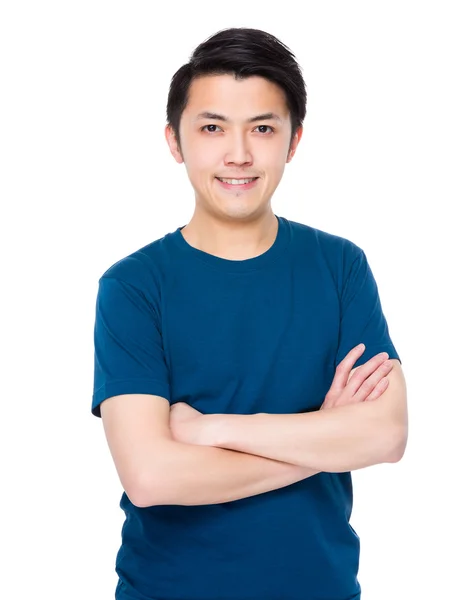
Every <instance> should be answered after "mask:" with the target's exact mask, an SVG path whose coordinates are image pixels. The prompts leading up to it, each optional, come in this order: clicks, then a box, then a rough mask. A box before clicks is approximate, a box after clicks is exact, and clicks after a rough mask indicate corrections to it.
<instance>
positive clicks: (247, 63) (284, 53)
mask: <svg viewBox="0 0 458 600" xmlns="http://www.w3.org/2000/svg"><path fill="white" fill-rule="evenodd" d="M226 74H233V75H234V77H235V79H239V80H240V79H245V78H247V77H250V76H252V75H257V76H260V77H264V78H265V79H268V80H269V81H271V82H273V83H275V84H277V85H278V86H279V87H280V88H281V89H282V90H283V91H284V93H285V96H286V103H287V106H288V110H289V112H290V117H291V127H292V132H291V141H290V143H291V142H292V140H293V137H294V135H295V133H296V131H297V129H298V127H300V126H301V125H302V122H303V120H304V118H305V113H306V103H307V92H306V85H305V82H304V79H303V77H302V71H301V67H300V66H299V64H298V63H297V61H296V58H295V56H294V54H293V53H292V52H291V50H290V49H289V48H288V47H287V46H285V44H283V43H282V42H280V40H278V39H277V38H276V37H275V36H273V35H271V34H269V33H266V32H265V31H261V30H260V29H250V28H246V27H235V28H230V29H223V30H221V31H218V32H217V33H215V34H214V35H212V36H211V37H209V38H208V39H206V40H205V41H204V42H202V43H201V44H199V46H197V48H196V49H195V50H194V52H193V53H192V54H191V56H190V58H189V62H188V63H186V64H185V65H183V66H182V67H180V68H179V69H178V71H177V72H176V73H175V75H174V76H173V77H172V80H171V83H170V89H169V94H168V99H167V124H168V125H170V126H171V127H172V129H173V131H174V133H175V136H176V138H177V142H178V147H179V148H180V121H181V115H182V114H183V111H184V109H185V108H186V105H187V103H188V100H189V88H190V86H191V83H192V81H193V80H194V79H196V78H198V77H201V76H204V75H226ZM180 151H181V148H180Z"/></svg>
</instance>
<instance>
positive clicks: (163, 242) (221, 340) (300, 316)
mask: <svg viewBox="0 0 458 600" xmlns="http://www.w3.org/2000/svg"><path fill="white" fill-rule="evenodd" d="M305 106H306V91H305V84H304V82H303V79H302V75H301V72H300V68H299V66H298V65H297V63H296V61H295V58H294V55H293V54H292V53H291V52H290V51H289V50H288V48H286V47H285V46H284V45H283V44H282V43H281V42H279V41H278V40H277V39H276V38H274V37H273V36H271V35H269V34H267V33H265V32H262V31H259V30H254V29H229V30H224V31H221V32H219V33H217V34H216V35H214V36H213V37H211V38H210V39H208V40H206V41H205V42H204V43H202V44H201V45H200V46H198V47H197V49H196V50H195V52H194V54H193V55H192V57H191V59H190V62H189V63H188V64H186V65H184V66H183V67H181V68H180V69H179V70H178V71H177V73H176V74H175V75H174V77H173V79H172V83H171V86H170V92H169V97H168V105H167V117H168V124H167V127H166V138H167V142H168V145H169V147H170V150H171V152H172V154H173V156H174V157H175V159H176V161H177V162H178V163H184V165H185V167H186V169H187V173H188V176H189V179H190V182H191V184H192V187H193V189H194V192H195V210H194V214H193V217H192V219H191V221H190V222H189V223H188V224H187V225H186V226H184V227H178V228H177V229H176V230H175V231H173V232H171V233H168V234H166V235H165V236H164V237H162V238H160V239H158V240H155V241H153V242H152V243H150V244H148V245H147V246H145V247H143V248H141V249H139V250H137V251H136V252H133V253H132V254H131V255H129V256H127V257H125V258H123V259H122V260H120V261H118V262H116V263H115V264H113V265H112V266H111V267H110V268H109V269H108V270H107V271H106V272H105V273H104V274H103V275H102V276H101V278H100V280H99V292H98V296H97V305H96V322H95V332H94V339H95V377H94V395H93V400H92V413H93V414H94V415H96V416H98V417H102V420H103V425H104V430H105V434H106V437H107V441H108V445H109V448H110V451H111V454H112V456H113V460H114V462H115V465H116V469H117V472H118V474H119V477H120V481H121V483H122V485H123V488H124V490H125V492H124V493H123V494H122V498H121V503H120V506H121V508H122V509H123V510H124V512H125V514H126V520H125V522H124V525H123V529H122V545H121V548H120V549H119V552H118V554H117V559H116V572H117V574H118V575H119V580H118V585H117V588H116V598H117V600H134V599H135V600H158V599H161V600H166V599H167V600H169V599H170V600H171V599H173V600H324V599H326V600H350V599H353V600H355V599H358V598H360V585H359V583H358V580H357V573H358V561H359V538H358V536H357V534H356V533H355V531H354V530H353V529H352V527H351V525H350V524H349V518H350V513H351V508H352V484H351V474H350V472H351V471H352V470H353V469H360V468H363V467H367V466H370V465H374V464H378V463H383V462H397V461H398V460H399V459H400V458H401V457H402V455H403V453H404V448H405V445H406V439H407V408H406V389H405V381H404V377H403V373H402V369H401V366H400V360H399V355H398V354H397V352H396V349H395V347H394V345H393V343H392V341H391V339H390V335H389V331H388V327H387V323H386V320H385V317H384V315H383V312H382V308H381V304H380V299H379V295H378V290H377V285H376V282H375V280H374V277H373V274H372V272H371V270H370V267H369V265H368V262H367V259H366V256H365V254H364V252H363V250H362V249H361V248H359V247H358V246H356V245H355V244H354V243H352V242H351V241H349V240H346V239H344V238H341V237H338V236H336V235H333V234H330V233H326V232H324V231H321V230H318V229H315V228H312V227H310V226H307V225H304V224H301V223H296V222H293V221H290V220H288V219H286V218H284V217H280V216H277V215H275V214H274V213H273V212H272V208H271V198H272V195H273V193H274V191H275V189H276V188H277V186H278V184H279V183H280V180H281V178H282V174H283V170H284V168H285V164H286V163H287V162H290V161H291V159H292V157H293V155H294V152H295V150H296V148H297V145H298V143H299V141H300V139H301V135H302V122H303V119H304V117H305ZM360 344H364V345H360Z"/></svg>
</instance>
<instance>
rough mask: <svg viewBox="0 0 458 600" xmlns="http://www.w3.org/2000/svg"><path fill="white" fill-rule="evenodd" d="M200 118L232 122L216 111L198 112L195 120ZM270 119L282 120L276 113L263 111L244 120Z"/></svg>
mask: <svg viewBox="0 0 458 600" xmlns="http://www.w3.org/2000/svg"><path fill="white" fill-rule="evenodd" d="M200 119H213V120H215V121H224V122H225V123H232V121H231V120H230V119H229V118H228V117H225V116H224V115H219V114H217V113H212V112H201V113H199V114H198V115H197V117H196V121H198V120H200ZM270 120H274V121H280V122H281V121H283V119H282V118H281V117H279V116H278V115H276V114H275V113H272V112H268V113H263V114H262V115H256V116H255V117H250V118H249V119H247V120H246V122H247V123H255V122H256V121H270Z"/></svg>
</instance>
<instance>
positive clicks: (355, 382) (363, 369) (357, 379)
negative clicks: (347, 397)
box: [347, 352, 388, 394]
mask: <svg viewBox="0 0 458 600" xmlns="http://www.w3.org/2000/svg"><path fill="white" fill-rule="evenodd" d="M387 359H388V353H387V352H380V353H379V354H376V355H375V356H373V357H372V358H371V359H370V360H368V361H367V362H366V363H364V364H363V365H361V366H359V367H358V368H357V369H356V371H355V372H354V373H353V375H352V376H351V378H350V379H349V380H348V383H347V388H348V391H349V392H350V393H351V394H356V392H357V391H358V390H359V388H360V386H361V385H362V384H363V383H364V382H365V381H366V379H368V378H369V377H370V376H371V375H372V374H373V373H375V372H376V371H377V369H378V368H379V367H380V365H382V364H383V363H384V362H385V361H386V360H387ZM377 381H378V380H377ZM366 387H367V386H366Z"/></svg>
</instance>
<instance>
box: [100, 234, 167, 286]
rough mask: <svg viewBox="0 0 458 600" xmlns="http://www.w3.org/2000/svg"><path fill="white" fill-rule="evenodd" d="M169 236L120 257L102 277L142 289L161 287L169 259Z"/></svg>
mask: <svg viewBox="0 0 458 600" xmlns="http://www.w3.org/2000/svg"><path fill="white" fill-rule="evenodd" d="M167 237H168V235H165V236H163V237H161V238H158V239H156V240H154V241H152V242H150V243H148V244H146V245H145V246H142V247H140V248H138V249H136V250H134V251H133V252H131V253H130V254H128V255H126V256H123V257H122V258H120V259H118V260H117V261H116V262H114V263H113V264H111V265H110V266H109V267H108V268H107V269H106V270H105V271H104V272H103V273H102V274H101V276H100V279H116V280H118V281H122V282H123V283H127V284H129V285H131V286H133V287H136V288H138V289H140V290H151V289H159V288H160V287H161V285H162V281H163V278H164V276H165V273H166V271H167V262H168V260H169V259H168V243H167Z"/></svg>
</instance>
